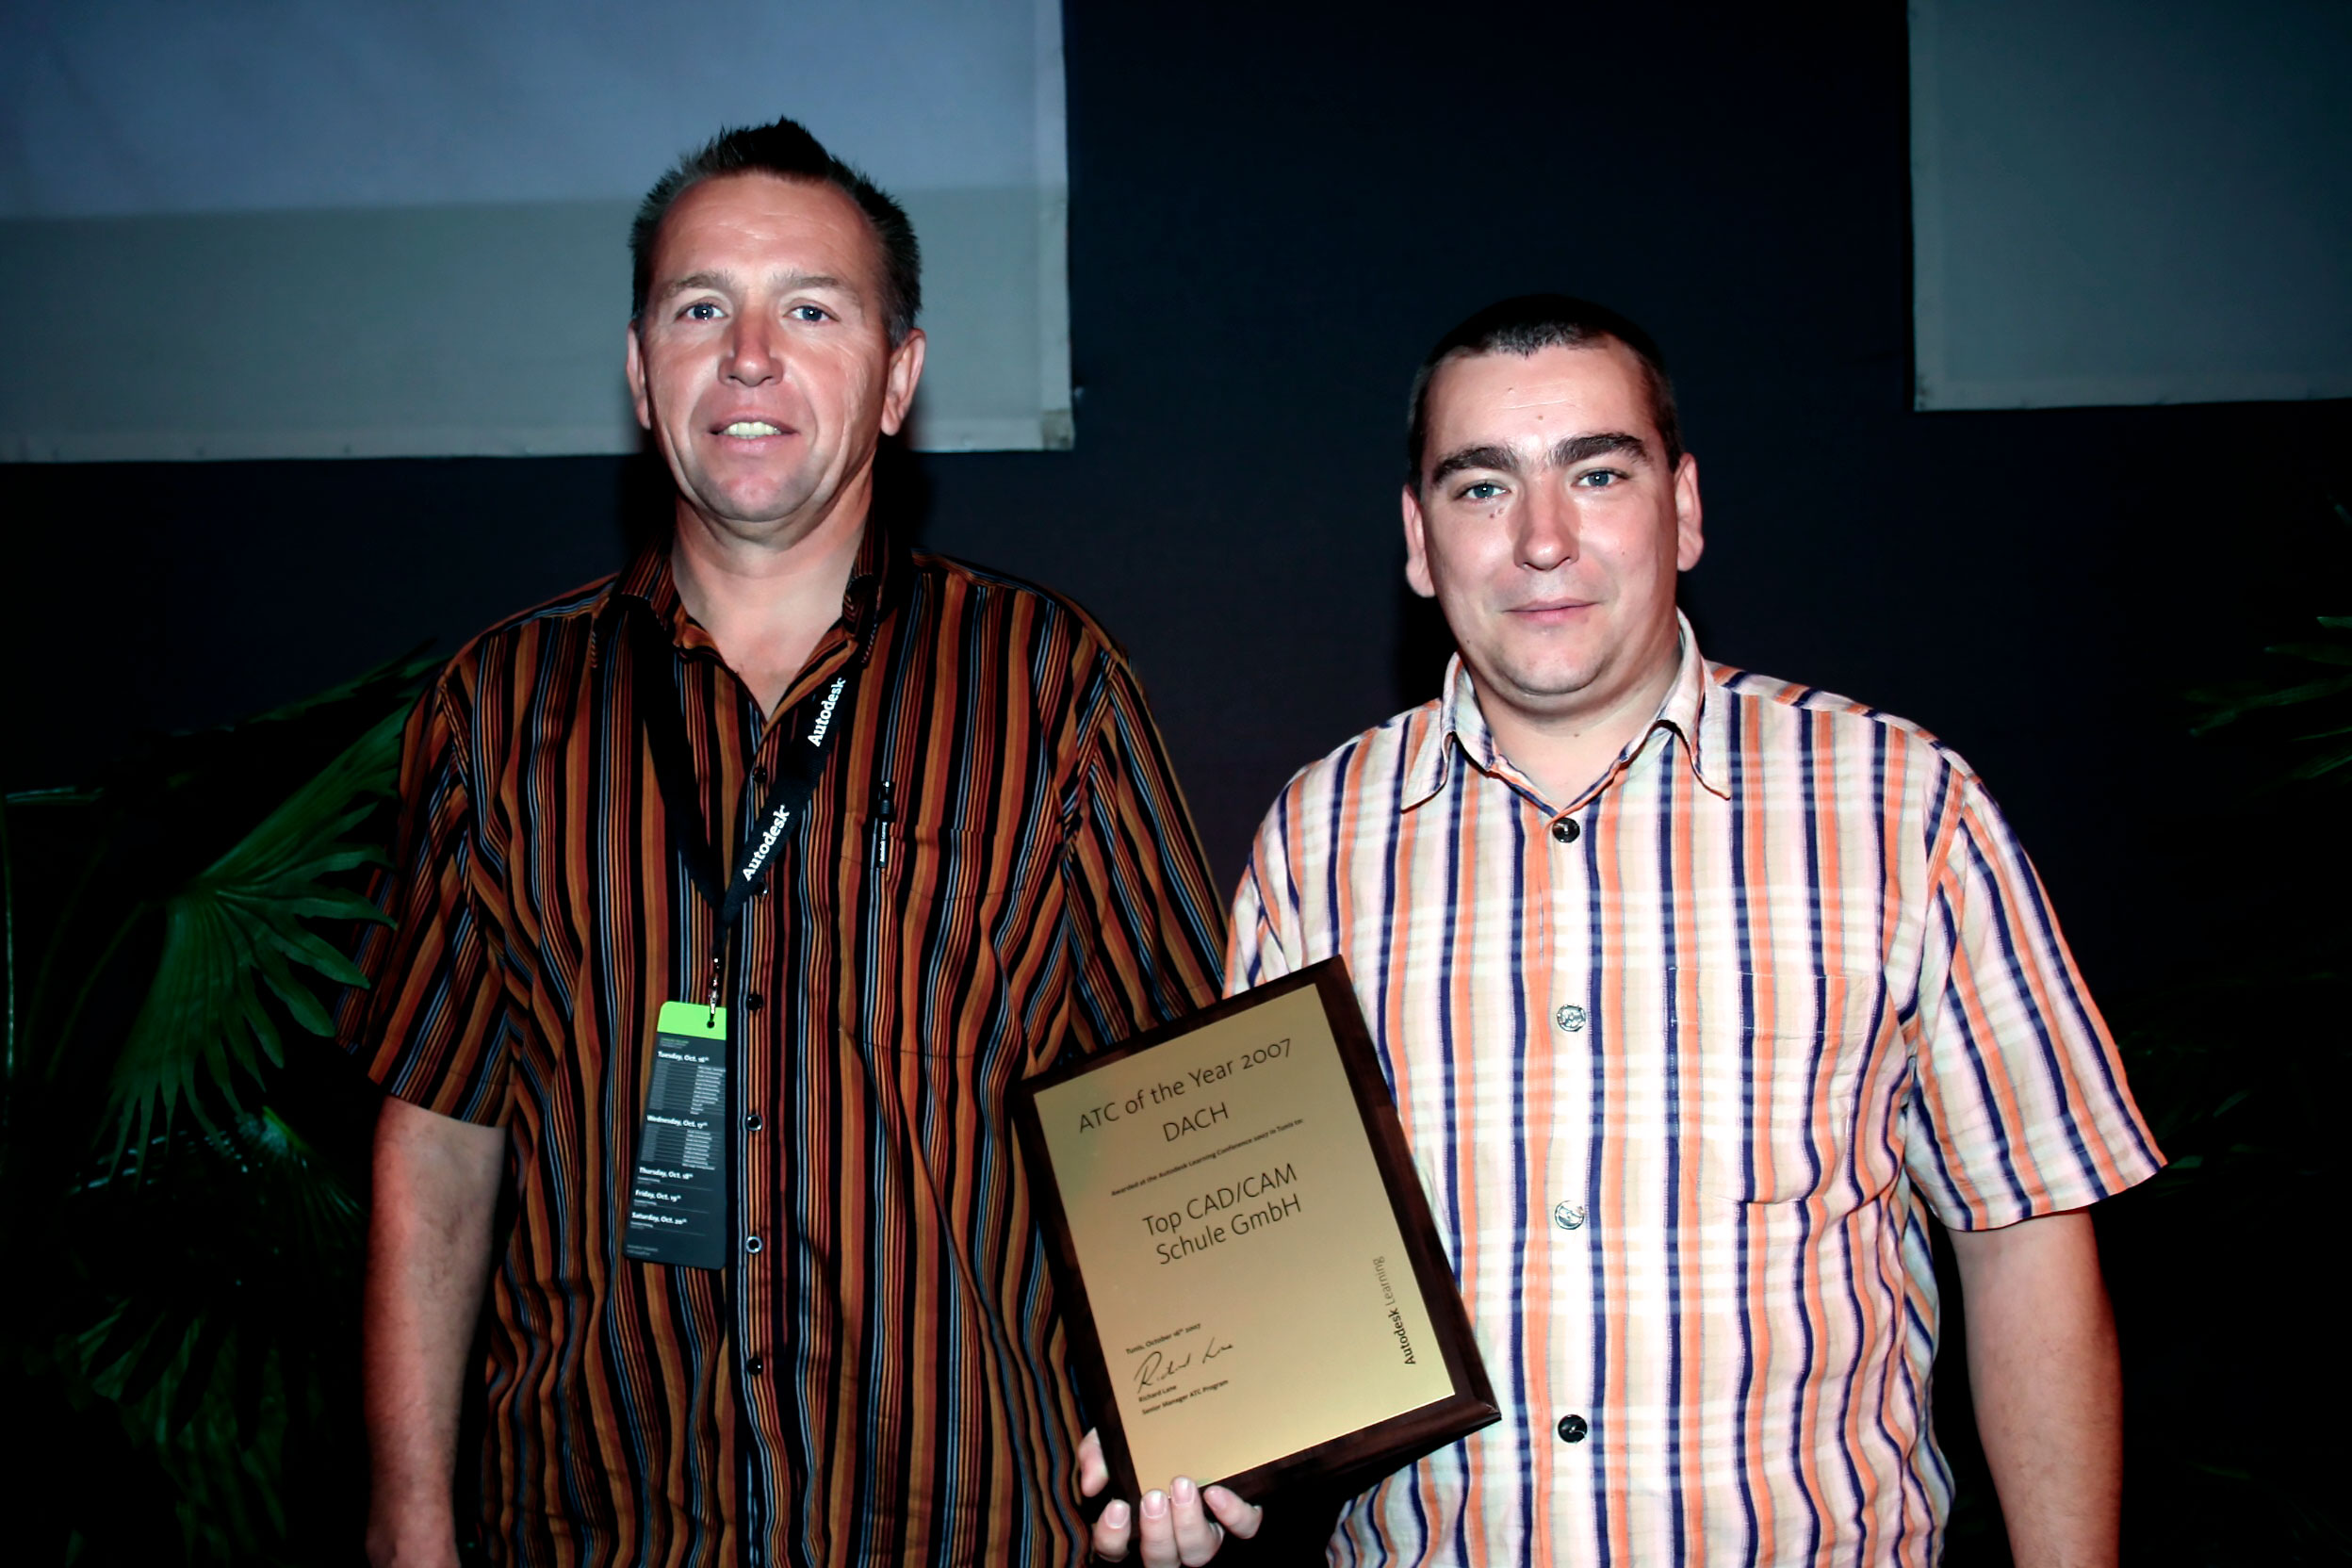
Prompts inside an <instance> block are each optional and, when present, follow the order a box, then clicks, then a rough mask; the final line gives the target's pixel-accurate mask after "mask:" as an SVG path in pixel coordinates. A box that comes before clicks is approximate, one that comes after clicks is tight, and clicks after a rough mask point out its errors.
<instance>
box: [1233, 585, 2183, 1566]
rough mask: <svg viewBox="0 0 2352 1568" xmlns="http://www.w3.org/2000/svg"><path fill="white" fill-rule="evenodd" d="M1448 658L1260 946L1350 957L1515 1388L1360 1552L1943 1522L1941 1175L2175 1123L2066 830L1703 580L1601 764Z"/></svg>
mask: <svg viewBox="0 0 2352 1568" xmlns="http://www.w3.org/2000/svg"><path fill="white" fill-rule="evenodd" d="M1332 954H1339V955H1342V956H1345V957H1346V958H1347V960H1348V968H1349V971H1350V972H1351V973H1352V974H1353V976H1354V979H1355V985H1356V990H1357V994H1358V996H1359V997H1360V998H1361V1000H1362V1002H1363V1004H1364V1013H1365V1016H1366V1017H1367V1018H1368V1020H1369V1021H1370V1022H1371V1026H1372V1033H1373V1036H1374V1037H1375V1038H1376V1039H1378V1040H1379V1041H1380V1045H1381V1046H1382V1048H1383V1050H1384V1053H1385V1057H1386V1065H1387V1068H1388V1071H1389V1077H1390V1082H1391V1085H1392V1086H1393V1087H1394V1089H1395V1091H1396V1095H1397V1109H1398V1112H1399V1114H1400V1115H1401V1117H1402V1119H1403V1121H1404V1128H1405V1135H1406V1137H1407V1139H1408V1140H1409V1141H1410V1142H1411V1144H1412V1146H1413V1152H1414V1157H1415V1160H1416V1162H1417V1164H1418V1165H1419V1168H1420V1172H1421V1178H1422V1181H1423V1182H1424V1183H1425V1184H1426V1185H1427V1187H1428V1190H1429V1202H1430V1208H1431V1210H1432V1211H1433V1213H1434V1214H1435V1216H1436V1217H1437V1223H1438V1227H1439V1229H1440V1231H1441V1232H1442V1233H1443V1234H1444V1237H1445V1241H1446V1248H1447V1250H1448V1253H1449V1255H1450V1256H1451V1258H1452V1260H1453V1264H1454V1270H1455V1275H1456V1278H1457V1280H1458V1281H1459V1282H1460V1284H1461V1286H1462V1297H1463V1299H1464V1300H1465V1301H1466V1302H1467V1303H1468V1306H1469V1311H1470V1317H1471V1321H1472V1323H1473V1324H1474V1325H1475V1328H1476V1331H1477V1334H1478V1347H1479V1349H1480V1352H1481V1353H1482V1354H1483V1356H1484V1357H1485V1360H1486V1365H1487V1371H1488V1374H1489V1376H1490V1377H1491V1378H1492V1380H1493V1381H1494V1384H1495V1395H1496V1397H1497V1399H1498V1401H1499V1402H1500V1404H1501V1406H1502V1411H1503V1419H1502V1421H1501V1422H1500V1423H1499V1424H1497V1425H1495V1426H1493V1427H1490V1428H1488V1429H1485V1430H1484V1431H1482V1432H1479V1433H1477V1434H1476V1435H1474V1436H1472V1437H1471V1438H1469V1439H1467V1440H1466V1441H1464V1442H1462V1443H1460V1444H1457V1445H1455V1446H1452V1447H1450V1448H1446V1449H1444V1450H1441V1451H1440V1452H1438V1453H1437V1454H1434V1455H1432V1456H1431V1457H1430V1458H1429V1459H1427V1460H1425V1461H1423V1462H1420V1463H1419V1464H1417V1465H1414V1466H1413V1467H1412V1468H1410V1469H1408V1470H1404V1471H1401V1472H1399V1473H1398V1474H1397V1475H1396V1476H1393V1477H1391V1478H1389V1479H1387V1480H1386V1481H1384V1482H1382V1483H1381V1484H1380V1486H1379V1487H1377V1488H1375V1489H1374V1490H1373V1491H1371V1492H1369V1493H1367V1494H1365V1495H1364V1496H1363V1497H1360V1498H1358V1499H1356V1500H1355V1501H1354V1502H1352V1503H1350V1504H1349V1505H1348V1508H1347V1510H1346V1511H1344V1512H1343V1513H1342V1515H1341V1518H1340V1525H1339V1533H1338V1536H1337V1538H1336V1539H1335V1540H1334V1542H1333V1544H1332V1560H1333V1561H1334V1562H1341V1563H1383V1564H1386V1563H1397V1564H1422V1563H1463V1564H1502V1563H1525V1564H1535V1563H1547V1564H1548V1563H1576V1564H1579V1565H1585V1564H1623V1563H1631V1564H1645V1565H1646V1564H1652V1563H1676V1564H1682V1563H1743V1564H1746V1563H1805V1564H1815V1563H1874V1564H1875V1563H1903V1564H1929V1563H1933V1562H1935V1561H1936V1560H1937V1558H1938V1557H1939V1555H1940V1551H1941V1546H1942V1531H1943V1522H1944V1517H1945V1513H1946V1511H1947V1508H1948V1504H1949V1501H1950V1495H1951V1481H1950V1476H1949V1472H1948V1471H1947V1469H1946V1467H1945V1464H1944V1461H1943V1458H1942V1456H1941V1454H1939V1453H1938V1452H1937V1450H1936V1444H1935V1440H1934V1437H1933V1435H1932V1433H1931V1431H1930V1424H1929V1409H1928V1390H1929V1383H1928V1368H1929V1362H1930V1360H1931V1358H1932V1356H1933V1354H1934V1351H1935V1345H1936V1277H1935V1267H1934V1263H1933V1259H1932V1253H1931V1249H1930V1239H1929V1238H1930V1232H1929V1227H1928V1217H1929V1215H1930V1214H1931V1213H1932V1214H1933V1215H1934V1216H1935V1217H1936V1218H1937V1219H1940V1220H1941V1221H1942V1222H1943V1223H1944V1224H1946V1225H1948V1226H1952V1227H1955V1228H1959V1229H1964V1230H1978V1229H1985V1228H1989V1227H1994V1226H2000V1225H2006V1224H2010V1223H2012V1222H2014V1221H2017V1220H2020V1219H2024V1218H2027V1217H2031V1216H2034V1215H2042V1214H2050V1213H2052V1212H2056V1211H2059V1210H2065V1209H2072V1208H2079V1207H2081V1206H2082V1205H2083V1204H2086V1203H2090V1202H2093V1201H2097V1200H2099V1199H2101V1198H2104V1197H2107V1196H2109V1195H2110V1194H2113V1193H2115V1192H2118V1191H2121V1190H2122V1189H2124V1188H2126V1187H2129V1186H2131V1185H2132V1184H2134V1183H2137V1182H2140V1181H2143V1180H2145V1179H2146V1178H2148V1176H2150V1175H2152V1174H2153V1173H2154V1172H2155V1171H2156V1170H2157V1169H2158V1168H2160V1167H2161V1165H2162V1164H2163V1157H2162V1155H2160V1154H2159V1153H2158V1152H2157V1150H2156V1146H2155V1143H2154V1141H2153V1140H2152V1139H2151V1138H2150V1137H2149V1135H2148V1129H2147V1126H2146V1125H2145V1124H2144V1123H2143V1122H2142V1120H2141V1119H2140V1117H2139V1113H2138V1111H2137V1110H2136V1109H2135V1108H2134V1106H2133V1105H2132V1103H2131V1094H2130V1092H2129V1090H2128V1089H2127V1088H2126V1087H2125V1085H2124V1080H2123V1071H2122V1068H2121V1066H2120V1064H2119V1063H2118V1062H2117V1059H2116V1056H2115V1047H2114V1044H2113V1042H2112V1041H2111V1040H2110V1038H2109V1037H2108V1034H2107V1031H2106V1028H2105V1026H2104V1024H2102V1023H2101V1021H2100V1020H2099V1014H2098V1011H2097V1010H2096V1009H2095V1008H2094V1007H2093V1005H2092V1004H2091V1001H2090V998H2089V997H2088V996H2087V995H2086V994H2085V993H2084V990H2083V986H2082V978H2081V976H2080V975H2078V974H2077V973H2076V972H2075V968H2074V963H2073V960H2072V958H2071V957H2070V956H2068V954H2067V952H2066V943H2065V941H2064V939H2062V938H2061V937H2060V936H2059V933H2058V926H2057V923H2056V921H2055V920H2054V919H2053V918H2052V916H2051V914H2050V906H2049V904H2048V902H2047V900H2046V899H2045V898H2044V896H2043V892H2042V888H2041V885H2040V883H2039V881H2038V880H2037V879H2036V878H2035V876H2034V871H2033V868H2032V867H2031V866H2030V865H2029V864H2028V863H2027V861H2026V858H2025V856H2024V854H2023V852H2022V851H2020V850H2019V849H2018V848H2017V844H2016V843H2015V842H2014V841H2012V840H2011V838H2010V836H2009V832H2008V829H2007V827H2006V825H2004V824H2003V823H2002V821H2001V815H2000V812H1999V811H1998V809H1996V808H1995V807H1994V805H1993V802H1992V799H1991V797H1990V796H1989V795H1987V794H1986V793H1985V788H1984V786H1983V785H1982V784H1981V783H1980V782H1979V781H1978V779H1977V777H1976V776H1975V775H1974V774H1973V773H1972V772H1970V771H1969V769H1968V766H1967V764H1966V763H1964V762H1962V761H1961V760H1960V759H1959V758H1958V757H1956V756H1954V755H1953V754H1952V752H1951V751H1950V750H1948V749H1947V748H1946V747H1944V746H1943V745H1942V744H1941V743H1938V742H1936V740H1935V739H1933V738H1932V737H1930V736H1929V735H1927V734H1926V733H1925V732H1923V731H1921V730H1920V729H1919V728H1918V727H1916V726H1913V725H1910V724H1907V723H1905V722H1903V720H1901V719H1896V718H1892V717H1890V716H1888V715H1887V714H1884V713H1880V712H1877V711H1873V710H1871V709H1869V708H1866V707H1863V706H1861V705H1859V704H1857V703H1854V702H1850V701H1848V700H1846V699H1845V698H1843V697H1838V696H1832V695H1829V694H1825V693H1821V692H1818V691H1814V690H1811V689H1809V688H1805V687H1801V686H1791V685H1789V684H1787V683H1785V682H1782V681H1777V680H1771V679H1767V678H1762V677H1759V676H1756V675H1750V674H1746V673H1744V672H1741V671H1738V670H1733V669H1729V668H1726V667H1724V666H1722V665H1709V664H1707V663H1706V662H1703V661H1702V660H1701V659H1700V657H1699V653H1698V647H1697V643H1696V640H1695V639H1694V638H1693V637H1692V635H1691V629H1690V626H1689V624H1688V623H1687V622H1686V623H1685V624H1684V625H1683V628H1682V662H1681V668H1680V671H1679V673H1678V674H1677V676H1676V678H1675V681H1674V689H1673V691H1672V693H1671V694H1669V696H1668V697H1667V699H1666V702H1665V704H1664V706H1663V707H1662V708H1661V709H1660V710H1659V711H1658V718H1657V720H1656V721H1655V722H1654V723H1653V724H1652V725H1651V727H1650V728H1649V730H1648V731H1647V732H1646V733H1645V734H1644V735H1642V736H1641V737H1639V738H1638V739H1636V740H1635V741H1634V742H1633V743H1631V744H1630V745H1628V746H1627V747H1626V750H1625V755H1624V756H1623V757H1621V758H1620V759H1619V760H1618V762H1617V764H1616V766H1615V767H1614V768H1613V769H1612V770H1611V771H1610V772H1609V775H1608V776H1606V777H1605V778H1603V779H1602V780H1601V781H1600V782H1599V783H1598V784H1596V785H1594V786H1593V788H1592V789H1591V790H1589V791H1587V792H1585V794H1584V795H1583V796H1581V797H1580V798H1578V799H1576V800H1574V801H1570V802H1566V803H1564V804H1563V805H1560V806H1555V805H1554V804H1553V803H1551V802H1547V801H1546V800H1544V798H1543V792H1542V791H1541V790H1539V789H1538V788H1537V787H1536V786H1535V785H1534V784H1533V783H1532V782H1531V781H1529V779H1528V778H1527V776H1525V775H1523V774H1521V773H1520V772H1519V771H1518V770H1517V769H1515V768H1513V767H1512V766H1511V763H1510V762H1509V761H1508V760H1505V759H1504V758H1503V757H1501V756H1500V755H1499V754H1498V753H1497V752H1496V750H1495V743H1494V741H1493V739H1492V737H1491V735H1490V733H1489V731H1488V729H1487V727H1486V724H1485V721H1484V719H1483V718H1482V716H1481V715H1480V713H1479V711H1478V699H1477V696H1476V694H1475V693H1474V691H1473V688H1472V684H1471V680H1470V678H1469V676H1468V673H1467V672H1466V671H1465V670H1464V669H1463V668H1462V665H1461V662H1460V661H1459V660H1457V661H1456V662H1455V663H1454V665H1453V667H1452V668H1451V669H1450V670H1449V671H1448V674H1447V681H1446V696H1445V697H1444V698H1443V699H1441V700H1439V701H1436V702H1431V703H1429V704H1427V705H1425V706H1423V707H1420V708H1416V709H1414V710H1413V711H1410V712H1407V713H1402V714H1399V715H1398V716H1397V717H1396V718H1394V719H1391V720H1390V721H1389V722H1388V723H1386V724H1384V725H1382V726H1380V727H1379V728H1377V729H1373V730H1370V731H1368V732H1366V733H1364V734H1363V735H1360V736H1358V737H1357V738H1356V739H1354V740H1352V741H1349V742H1348V743H1347V744H1346V745H1344V746H1342V747H1340V748H1339V749H1338V750H1337V751H1334V752H1333V753H1331V755H1330V756H1329V757H1327V758H1325V759H1324V760H1321V761H1319V762H1316V763H1315V764H1314V765H1312V766H1310V767H1308V768H1306V769H1305V770H1304V771H1302V772H1301V773H1299V775H1298V776H1297V777H1295V778H1293V779H1292V780H1291V782H1290V784H1289V786H1288V788H1286V789H1285V790H1284V791H1283V792H1282V797H1281V798H1280V799H1279V800H1278V801H1277V802H1276V803H1275V805H1274V808H1273V810H1272V811H1271V812H1270V813H1269V814H1268V816H1267V818H1266V824H1265V825H1264V827H1263V828H1262V829H1261V830H1260V832H1259V836H1258V841H1257V844H1256V848H1255V850H1254V852H1253V854H1252V857H1251V859H1250V869H1249V871H1248V873H1247V874H1245V875H1244V877H1243V879H1242V884H1241V889H1240V891H1239V894H1238V895H1237V898H1236V901H1235V905H1234V912H1233V952H1232V957H1231V961H1230V962H1229V964H1228V965H1227V969H1226V972H1227V974H1228V976H1229V977H1230V978H1229V984H1230V985H1231V987H1232V988H1234V989H1236V990H1238V989H1242V988H1247V987H1250V986H1254V985H1257V984H1260V983H1261V982H1264V981H1266V980H1270V979H1272V978H1274V977H1275V976H1277V975H1280V974H1282V973H1285V972H1289V971H1292V970H1296V969H1298V968H1299V967H1301V966H1302V965H1305V964H1310V963H1313V962H1315V961H1316V960H1318V959H1321V958H1326V957H1329V956H1331V955H1332Z"/></svg>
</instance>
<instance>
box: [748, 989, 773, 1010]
mask: <svg viewBox="0 0 2352 1568" xmlns="http://www.w3.org/2000/svg"><path fill="white" fill-rule="evenodd" d="M766 1005H768V999H767V998H766V997H764V996H761V995H760V993H759V992H758V991H753V992H752V993H751V994H750V995H749V996H746V997H744V998H743V1006H744V1008H745V1010H747V1011H749V1012H754V1013H756V1012H758V1011H759V1010H760V1008H762V1007H764V1006H766Z"/></svg>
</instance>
